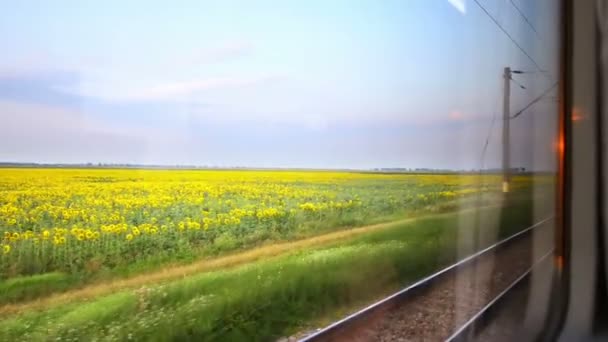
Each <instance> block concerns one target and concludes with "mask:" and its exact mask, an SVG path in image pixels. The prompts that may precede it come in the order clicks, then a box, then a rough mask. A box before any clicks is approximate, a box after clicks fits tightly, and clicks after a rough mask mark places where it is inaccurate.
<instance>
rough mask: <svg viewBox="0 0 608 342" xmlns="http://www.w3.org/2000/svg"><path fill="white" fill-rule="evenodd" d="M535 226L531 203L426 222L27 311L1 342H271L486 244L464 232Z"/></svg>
mask: <svg viewBox="0 0 608 342" xmlns="http://www.w3.org/2000/svg"><path fill="white" fill-rule="evenodd" d="M498 220H499V221H500V222H499V224H498V227H500V229H498V230H496V231H494V232H493V233H491V234H490V233H488V231H487V230H485V229H486V228H487V227H489V226H488V225H485V224H484V222H493V223H494V225H495V226H496V223H497V221H498ZM530 223H531V217H530V206H529V203H521V204H518V205H513V206H510V207H508V208H506V209H502V210H500V209H486V210H483V211H480V212H479V213H475V212H468V213H463V214H451V215H441V216H438V217H435V218H424V219H421V220H419V221H415V222H412V223H404V224H400V225H396V226H390V227H388V228H386V229H381V230H376V231H371V232H369V233H367V234H362V235H359V236H355V237H352V238H350V239H348V240H346V241H340V242H332V243H331V244H329V245H326V246H323V247H319V248H310V249H307V250H304V251H300V252H296V253H292V254H289V255H286V256H280V257H276V258H272V259H269V260H263V261H258V262H254V263H250V264H247V265H244V266H239V267H236V268H232V269H229V270H219V271H214V272H207V273H202V274H197V275H192V276H189V277H186V278H184V279H180V280H176V281H173V282H170V283H165V284H162V285H154V286H149V287H142V288H139V289H137V290H126V291H122V292H118V293H115V294H112V295H108V296H102V297H99V298H96V299H94V300H91V301H87V302H73V303H70V304H62V305H57V306H55V307H52V308H49V309H47V310H44V311H33V310H32V311H28V312H24V313H22V314H19V315H15V316H13V317H10V318H6V319H4V320H3V321H0V340H6V341H13V340H28V341H47V340H59V339H60V340H62V341H66V340H67V341H69V340H72V341H75V340H79V341H83V340H86V341H93V340H98V341H105V340H137V341H139V340H157V341H165V340H174V341H179V340H225V341H239V340H247V341H252V340H272V339H274V338H277V337H280V336H284V335H287V334H289V333H291V332H293V331H294V330H295V329H297V328H298V327H301V326H302V325H303V324H305V323H306V322H309V321H311V320H314V319H315V318H318V317H322V316H326V315H328V314H330V313H331V312H335V310H336V309H338V308H341V307H344V306H348V305H352V303H354V302H358V301H361V300H362V299H365V298H369V299H371V298H374V297H375V296H377V295H378V294H379V293H382V292H383V291H386V290H387V289H390V288H394V287H395V286H403V285H404V284H407V283H409V282H412V281H414V280H416V279H419V278H420V277H422V276H424V275H426V274H428V273H430V272H432V271H434V270H436V269H438V268H441V267H443V266H445V265H447V264H450V263H452V262H454V261H456V260H457V259H458V257H459V255H460V257H462V256H463V255H462V253H467V252H472V251H473V250H476V249H478V248H482V247H484V244H483V243H482V244H478V243H475V242H474V241H473V240H475V239H473V240H471V239H466V240H463V241H459V240H458V236H459V234H463V235H468V234H473V236H479V235H480V234H490V235H495V236H496V237H497V238H499V237H502V236H506V235H509V234H512V233H513V232H515V231H517V230H519V229H521V228H524V227H526V226H528V225H529V224H530ZM455 227H458V229H454V228H455ZM481 227H483V228H484V229H483V230H482V229H481ZM462 243H465V244H466V245H462Z"/></svg>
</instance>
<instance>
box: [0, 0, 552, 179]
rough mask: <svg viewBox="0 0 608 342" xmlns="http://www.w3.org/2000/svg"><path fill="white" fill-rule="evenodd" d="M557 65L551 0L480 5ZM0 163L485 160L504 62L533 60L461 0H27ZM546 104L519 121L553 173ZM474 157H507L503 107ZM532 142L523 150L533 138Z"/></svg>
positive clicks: (1, 83) (412, 163)
mask: <svg viewBox="0 0 608 342" xmlns="http://www.w3.org/2000/svg"><path fill="white" fill-rule="evenodd" d="M481 2H482V4H484V6H486V7H487V9H488V11H489V12H490V13H492V15H493V16H495V17H496V18H497V20H499V22H500V23H501V24H502V25H503V26H504V27H505V28H506V29H507V31H509V32H510V34H511V35H512V36H513V37H514V38H515V39H516V41H517V42H518V43H519V44H520V45H521V46H522V47H523V48H524V49H525V50H526V51H527V52H528V53H529V54H530V55H531V56H532V57H533V58H534V59H535V60H536V61H537V63H538V64H539V65H541V66H542V68H544V69H546V70H548V71H549V72H548V73H546V74H531V75H522V76H521V78H518V80H519V81H520V82H521V83H523V84H525V86H526V87H527V89H526V90H525V91H524V90H521V89H519V88H515V87H516V86H515V85H514V89H513V91H512V92H513V98H512V107H513V108H514V109H516V108H521V107H522V106H524V105H525V104H526V103H527V102H529V101H530V100H531V99H533V98H534V97H535V96H537V95H538V94H540V93H542V92H543V91H544V90H545V89H546V88H547V87H548V86H550V85H551V83H552V82H553V81H554V80H555V77H556V75H557V71H556V70H557V64H556V61H555V60H554V59H555V56H556V55H555V51H556V47H557V45H556V35H555V32H556V31H555V30H556V27H557V26H556V25H557V23H556V21H555V17H556V12H555V8H554V7H555V4H554V3H553V1H550V0H543V1H535V2H525V1H516V3H517V4H519V7H520V8H521V9H522V11H523V12H524V13H525V14H526V16H527V17H528V18H529V19H530V20H531V21H532V22H533V24H534V26H535V29H536V31H538V33H535V32H534V31H532V29H531V28H530V27H529V26H528V25H527V24H526V23H525V22H524V21H523V18H522V17H521V16H520V15H519V14H518V13H517V11H515V9H514V7H513V6H512V5H511V4H510V3H509V2H508V1H503V0H486V1H481ZM0 9H1V10H0V44H1V46H2V50H3V51H8V52H10V53H3V54H2V55H0V120H1V121H0V122H2V127H1V128H0V133H1V134H0V135H1V136H0V160H5V161H37V162H95V163H96V162H106V163H108V162H118V163H151V164H197V165H210V166H211V165H213V166H259V167H272V166H276V167H313V168H317V167H321V168H326V167H327V168H372V167H433V168H466V169H469V168H478V167H479V166H480V165H481V162H480V154H481V149H482V146H483V144H484V141H485V139H486V136H487V135H488V131H489V130H490V128H491V122H492V117H493V115H494V113H496V112H497V111H499V110H500V108H501V106H500V105H501V103H500V101H501V96H502V95H501V94H502V80H501V72H502V68H503V67H504V66H507V65H509V66H512V67H514V68H519V69H523V70H534V65H533V64H532V62H531V61H530V60H529V59H528V58H527V57H526V56H525V55H523V54H522V53H521V52H520V51H519V50H518V49H517V48H516V47H515V45H514V44H513V43H512V42H511V41H510V40H508V38H507V37H506V36H505V35H504V34H503V33H502V32H500V31H499V29H498V28H497V27H496V26H495V25H494V24H493V23H492V22H491V21H490V19H489V18H488V17H487V16H486V15H485V14H484V13H483V12H482V11H481V10H480V8H478V7H477V6H476V5H475V3H474V2H472V1H468V0H450V1H447V0H418V1H416V0H410V1H388V0H387V1H377V0H368V1H338V0H335V1H282V2H277V1H175V2H161V1H105V2H93V1H91V2H88V1H54V2H37V1H20V2H15V3H10V4H9V3H8V2H6V3H4V4H2V5H0ZM555 108H556V107H555V103H554V102H553V103H552V102H550V101H542V102H541V103H540V104H539V105H537V106H534V107H533V108H532V110H531V112H530V115H527V116H522V117H521V118H518V120H514V121H513V127H514V128H513V140H514V142H515V143H514V147H513V150H514V152H513V159H514V160H513V162H514V164H517V165H521V166H526V167H531V168H537V169H550V168H552V167H553V164H554V159H553V157H552V156H551V153H552V152H551V151H552V148H553V140H552V139H553V137H552V135H553V133H554V130H555V120H554V117H555V115H556V114H555ZM492 127H493V130H492V132H493V134H492V135H491V136H492V139H491V142H490V146H489V152H488V156H487V158H486V160H485V166H487V167H495V166H498V163H499V161H500V149H499V147H500V146H499V142H500V140H499V138H500V134H499V133H500V120H497V122H496V123H495V124H494V126H492ZM530 146H534V148H533V149H531V148H530Z"/></svg>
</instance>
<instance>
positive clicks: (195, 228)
mask: <svg viewBox="0 0 608 342" xmlns="http://www.w3.org/2000/svg"><path fill="white" fill-rule="evenodd" d="M524 178H525V177H521V179H520V180H519V182H520V183H522V184H523V183H525V182H526V180H525V179H524ZM482 184H485V185H482ZM499 184H500V177H499V176H497V175H484V176H478V175H456V174H452V175H449V174H448V175H415V174H385V173H371V172H370V173H365V172H359V173H356V172H330V171H266V170H264V171H255V170H238V171H237V170H138V169H102V168H100V169H94V168H82V169H67V168H66V169H62V168H48V169H42V168H29V169H28V168H5V169H0V248H1V249H0V279H7V278H10V277H12V276H17V275H33V274H42V273H47V272H53V271H60V272H65V273H89V274H90V273H95V272H99V271H103V270H107V269H113V268H117V267H126V266H128V265H131V264H134V263H141V262H146V261H147V262H169V261H177V260H183V259H188V258H194V257H198V256H204V255H215V254H218V253H222V252H227V251H233V250H236V249H242V248H247V247H251V246H255V245H259V244H263V243H269V242H272V241H280V240H289V239H295V238H298V237H303V236H311V235H314V234H320V233H323V232H327V231H330V230H335V229H340V228H347V227H354V226H360V225H365V224H370V223H377V222H382V221H388V220H394V219H397V218H404V217H406V216H407V214H408V213H411V212H415V211H417V210H424V209H428V208H431V207H437V206H440V205H442V204H445V205H447V204H449V203H458V201H460V200H461V199H465V198H467V197H471V195H473V194H475V193H478V192H488V191H494V190H495V189H497V187H498V185H499Z"/></svg>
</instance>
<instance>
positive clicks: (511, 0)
mask: <svg viewBox="0 0 608 342" xmlns="http://www.w3.org/2000/svg"><path fill="white" fill-rule="evenodd" d="M509 2H510V3H511V5H513V7H515V9H516V10H517V12H518V13H519V15H521V17H522V18H524V20H525V21H526V23H527V24H528V26H530V28H531V29H532V31H534V33H536V36H537V37H538V38H539V39H540V35H539V34H538V31H536V28H534V25H532V23H531V22H530V20H528V17H527V16H526V15H525V14H524V12H523V11H522V10H521V9H520V8H519V6H517V4H515V2H514V1H513V0H509Z"/></svg>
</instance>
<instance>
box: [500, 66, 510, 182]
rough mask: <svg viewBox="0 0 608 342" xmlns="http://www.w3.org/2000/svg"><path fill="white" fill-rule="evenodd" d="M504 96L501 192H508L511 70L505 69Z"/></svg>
mask: <svg viewBox="0 0 608 342" xmlns="http://www.w3.org/2000/svg"><path fill="white" fill-rule="evenodd" d="M503 78H504V89H503V91H504V95H503V104H502V192H509V181H510V177H509V172H510V170H509V168H510V166H509V163H510V161H509V159H510V158H509V157H510V153H511V149H510V141H509V140H510V139H509V134H510V131H509V129H510V127H509V124H510V121H511V114H510V108H509V104H510V100H511V99H510V97H511V68H510V67H505V70H504V74H503Z"/></svg>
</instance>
